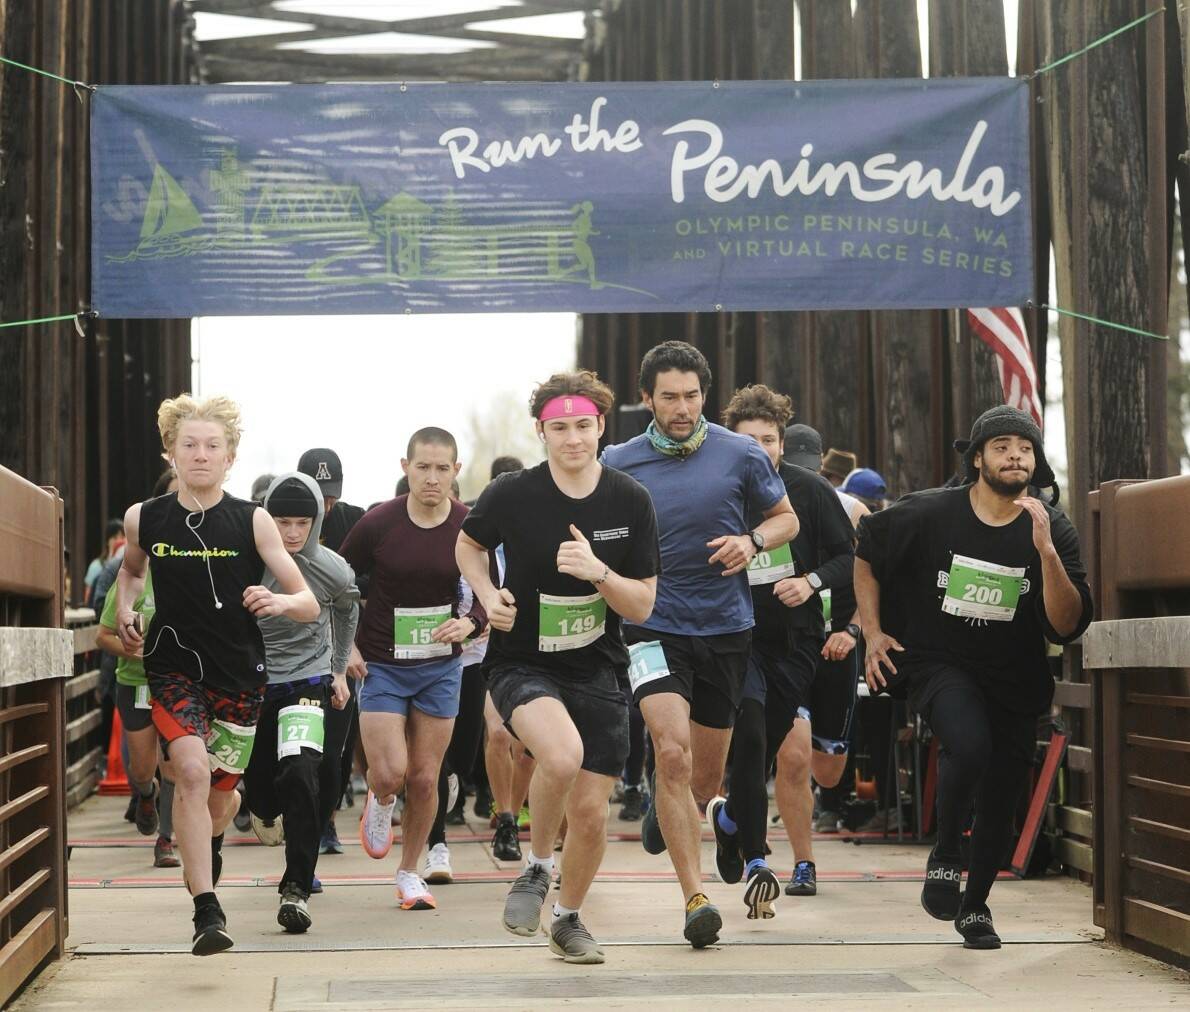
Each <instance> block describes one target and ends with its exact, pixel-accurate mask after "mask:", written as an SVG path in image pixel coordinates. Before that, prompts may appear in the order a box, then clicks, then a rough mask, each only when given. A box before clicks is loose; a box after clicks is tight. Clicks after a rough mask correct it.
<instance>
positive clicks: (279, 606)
mask: <svg viewBox="0 0 1190 1012" xmlns="http://www.w3.org/2000/svg"><path fill="white" fill-rule="evenodd" d="M284 600H285V599H284V597H283V596H282V595H281V594H274V593H273V592H272V591H271V590H269V589H268V588H267V587H259V586H257V587H245V588H244V607H245V608H247V609H248V610H249V611H250V612H251V613H252V614H253V615H254V616H255V617H256V618H273V617H274V616H276V615H284V614H285V603H284Z"/></svg>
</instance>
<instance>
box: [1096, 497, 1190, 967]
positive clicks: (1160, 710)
mask: <svg viewBox="0 0 1190 1012" xmlns="http://www.w3.org/2000/svg"><path fill="white" fill-rule="evenodd" d="M1091 499H1092V513H1091V517H1092V523H1093V528H1092V531H1091V538H1090V541H1091V545H1092V551H1091V553H1090V555H1091V563H1092V573H1091V577H1092V580H1093V583H1092V586H1093V587H1094V588H1095V593H1096V604H1097V614H1098V621H1096V622H1094V623H1092V625H1091V628H1090V629H1089V630H1088V631H1087V634H1086V636H1085V637H1084V638H1083V667H1084V668H1085V669H1086V670H1087V671H1088V672H1090V673H1091V676H1092V686H1093V693H1092V695H1093V706H1094V734H1095V738H1094V748H1093V754H1094V763H1093V766H1094V799H1095V803H1094V826H1093V831H1094V852H1095V876H1094V903H1095V922H1096V923H1097V924H1099V925H1100V926H1101V927H1102V928H1103V929H1104V931H1105V933H1106V935H1107V940H1108V941H1109V942H1114V943H1116V944H1119V945H1125V946H1128V947H1130V948H1135V949H1138V950H1139V951H1142V952H1146V953H1149V954H1150V955H1155V956H1158V957H1161V958H1165V959H1169V960H1171V961H1173V962H1177V963H1182V964H1186V963H1188V962H1190V476H1182V477H1178V478H1164V479H1160V480H1157V481H1145V482H1126V481H1113V482H1108V483H1106V484H1104V485H1102V486H1101V487H1100V489H1099V491H1098V492H1097V493H1092V496H1091Z"/></svg>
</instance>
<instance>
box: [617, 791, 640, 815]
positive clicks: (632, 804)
mask: <svg viewBox="0 0 1190 1012" xmlns="http://www.w3.org/2000/svg"><path fill="white" fill-rule="evenodd" d="M643 814H644V797H643V796H642V794H641V790H640V788H639V787H625V788H624V803H623V804H622V805H620V818H621V819H623V820H624V821H625V822H640V818H641V816H642V815H643Z"/></svg>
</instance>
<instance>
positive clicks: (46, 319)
mask: <svg viewBox="0 0 1190 1012" xmlns="http://www.w3.org/2000/svg"><path fill="white" fill-rule="evenodd" d="M78 315H79V314H78V313H71V314H69V315H68V316H41V317H38V318H37V319H36V320H17V321H15V322H14V323H0V330H3V329H4V328H5V327H31V326H32V325H33V324H35V323H60V322H62V321H63V320H77V319H78Z"/></svg>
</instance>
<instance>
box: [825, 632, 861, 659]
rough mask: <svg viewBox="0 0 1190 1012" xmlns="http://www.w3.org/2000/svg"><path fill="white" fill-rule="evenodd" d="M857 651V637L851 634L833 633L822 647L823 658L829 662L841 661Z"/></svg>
mask: <svg viewBox="0 0 1190 1012" xmlns="http://www.w3.org/2000/svg"><path fill="white" fill-rule="evenodd" d="M854 649H855V637H854V636H852V635H851V633H849V632H837V633H831V635H830V637H829V638H828V639H827V641H826V643H824V644H823V647H822V656H823V658H824V659H825V660H828V661H841V660H843V658H845V657H846V656H847V655H848V654H849V653H851V651H852V650H854Z"/></svg>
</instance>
